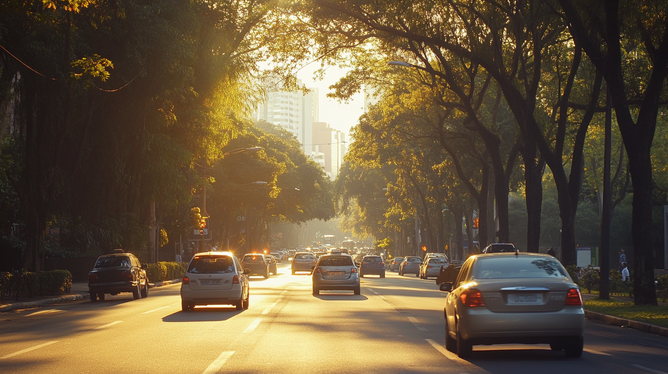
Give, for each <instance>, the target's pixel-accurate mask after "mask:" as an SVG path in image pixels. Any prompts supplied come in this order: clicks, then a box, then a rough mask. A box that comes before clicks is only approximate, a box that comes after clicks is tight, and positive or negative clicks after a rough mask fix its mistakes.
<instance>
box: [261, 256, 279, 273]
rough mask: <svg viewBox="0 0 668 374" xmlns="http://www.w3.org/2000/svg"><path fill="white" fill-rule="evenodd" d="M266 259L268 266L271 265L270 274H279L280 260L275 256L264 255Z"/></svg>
mask: <svg viewBox="0 0 668 374" xmlns="http://www.w3.org/2000/svg"><path fill="white" fill-rule="evenodd" d="M264 259H265V261H267V265H269V272H270V273H272V274H274V275H276V274H278V265H277V262H278V260H276V257H274V256H273V255H264Z"/></svg>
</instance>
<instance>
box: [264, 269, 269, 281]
mask: <svg viewBox="0 0 668 374" xmlns="http://www.w3.org/2000/svg"><path fill="white" fill-rule="evenodd" d="M267 278H269V270H267V272H266V273H264V279H267Z"/></svg>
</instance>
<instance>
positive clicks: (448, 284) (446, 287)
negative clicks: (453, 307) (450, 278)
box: [438, 282, 452, 292]
mask: <svg viewBox="0 0 668 374" xmlns="http://www.w3.org/2000/svg"><path fill="white" fill-rule="evenodd" d="M438 289H439V290H441V291H446V292H451V291H452V283H451V282H443V283H441V284H440V285H439V286H438Z"/></svg>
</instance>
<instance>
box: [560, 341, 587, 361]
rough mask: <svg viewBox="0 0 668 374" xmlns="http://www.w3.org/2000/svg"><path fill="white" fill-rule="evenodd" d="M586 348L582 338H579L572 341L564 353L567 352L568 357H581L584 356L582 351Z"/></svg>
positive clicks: (567, 344)
mask: <svg viewBox="0 0 668 374" xmlns="http://www.w3.org/2000/svg"><path fill="white" fill-rule="evenodd" d="M583 348H584V340H583V339H582V337H577V338H573V339H571V340H570V341H569V342H568V343H566V346H565V347H564V351H565V352H566V357H580V356H582V350H583Z"/></svg>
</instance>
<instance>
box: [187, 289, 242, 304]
mask: <svg viewBox="0 0 668 374" xmlns="http://www.w3.org/2000/svg"><path fill="white" fill-rule="evenodd" d="M242 295H243V289H242V288H241V287H240V286H238V285H236V286H235V287H233V288H231V289H229V290H201V291H194V290H190V289H189V288H187V286H185V285H184V287H181V300H182V301H185V302H187V303H189V304H192V305H212V304H236V303H237V302H238V301H239V299H241V297H242Z"/></svg>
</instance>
